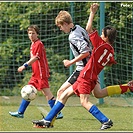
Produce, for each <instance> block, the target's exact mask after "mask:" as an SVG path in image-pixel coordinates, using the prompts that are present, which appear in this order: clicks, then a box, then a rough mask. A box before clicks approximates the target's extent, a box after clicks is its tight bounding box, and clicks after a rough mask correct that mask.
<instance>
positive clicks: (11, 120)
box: [0, 97, 133, 132]
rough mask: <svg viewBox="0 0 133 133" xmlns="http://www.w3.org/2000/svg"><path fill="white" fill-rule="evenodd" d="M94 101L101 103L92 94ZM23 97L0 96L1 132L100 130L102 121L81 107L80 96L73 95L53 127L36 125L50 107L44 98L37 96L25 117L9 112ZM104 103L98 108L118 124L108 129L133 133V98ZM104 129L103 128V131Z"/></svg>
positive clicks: (109, 99) (109, 98)
mask: <svg viewBox="0 0 133 133" xmlns="http://www.w3.org/2000/svg"><path fill="white" fill-rule="evenodd" d="M90 101H91V102H92V103H94V104H97V103H98V99H96V98H94V97H91V98H90ZM20 102H21V97H0V131H1V132H2V131H10V132H11V131H12V132H13V131H15V132H19V131H21V132H23V131H24V132H29V131H32V132H56V131H58V132H65V131H66V132H69V131H72V132H74V131H75V132H76V131H78V132H83V131H84V132H98V131H99V132H100V130H99V128H100V126H101V124H100V123H99V121H97V120H96V119H95V118H94V117H93V116H92V115H91V114H90V113H89V112H87V111H86V110H85V109H84V108H83V107H81V106H80V102H79V98H78V97H71V98H70V99H69V100H68V102H67V104H66V106H65V108H64V109H63V110H62V113H63V114H64V118H63V119H60V120H56V121H55V124H54V127H53V128H33V125H32V122H31V121H32V120H35V119H42V116H41V113H43V114H44V115H46V114H47V113H48V111H49V110H50V108H49V106H48V105H47V103H46V100H45V98H44V97H37V98H36V99H35V100H34V101H32V102H31V104H30V106H29V107H28V108H27V110H26V112H25V116H24V118H15V117H11V116H10V115H9V113H8V112H9V111H17V109H18V107H19V103H20ZM104 102H105V103H104V104H102V105H98V104H97V106H98V108H99V109H100V110H101V111H102V112H103V113H104V114H105V115H106V116H108V117H109V118H110V119H111V120H112V121H113V122H114V126H113V127H112V128H110V129H108V130H105V131H104V132H106V131H108V132H109V131H110V132H112V131H114V132H115V131H117V132H118V131H123V132H128V131H131V132H133V108H132V104H130V103H131V102H132V99H128V100H127V99H124V98H111V97H107V98H105V99H104ZM101 132H103V131H101Z"/></svg>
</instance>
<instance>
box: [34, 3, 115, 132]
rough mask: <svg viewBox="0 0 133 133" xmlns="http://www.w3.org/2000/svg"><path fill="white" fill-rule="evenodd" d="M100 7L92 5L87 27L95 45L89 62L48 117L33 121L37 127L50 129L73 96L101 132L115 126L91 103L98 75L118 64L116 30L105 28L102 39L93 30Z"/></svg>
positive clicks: (109, 27)
mask: <svg viewBox="0 0 133 133" xmlns="http://www.w3.org/2000/svg"><path fill="white" fill-rule="evenodd" d="M98 6H99V5H98V4H96V3H94V4H92V5H91V7H90V16H89V20H88V23H87V26H86V30H87V31H88V33H89V37H90V40H91V42H92V45H93V51H92V55H91V57H90V59H89V61H88V62H87V64H86V66H85V67H84V68H83V70H82V71H81V72H80V75H79V77H78V79H77V81H76V82H75V83H74V84H73V85H72V86H70V87H69V88H68V89H66V90H65V91H64V92H63V93H62V94H61V96H60V98H59V99H58V101H57V103H56V104H55V105H54V106H53V108H52V109H51V110H50V112H49V113H48V115H47V116H46V117H45V118H44V119H42V120H35V121H32V122H33V124H35V125H36V126H41V127H46V128H47V127H50V125H51V123H52V120H53V118H54V117H55V116H56V115H57V114H58V112H60V110H62V109H63V108H64V106H65V103H66V101H67V99H68V98H69V97H70V96H71V95H73V94H77V95H78V96H79V97H80V102H81V105H82V106H83V107H84V108H85V109H86V110H87V111H88V112H90V113H91V114H92V115H93V116H94V117H95V118H96V119H97V120H98V121H99V122H100V123H101V124H102V125H101V127H100V129H101V130H104V129H108V128H111V126H113V122H112V121H111V120H110V119H109V118H107V117H106V116H105V115H104V114H103V113H102V112H101V111H100V110H99V109H98V108H97V107H96V106H95V105H94V104H92V103H91V102H90V101H89V95H90V93H91V91H92V90H93V89H94V87H95V85H96V84H97V81H98V74H99V73H100V72H101V71H102V69H103V68H104V67H105V66H107V65H109V66H110V65H112V64H115V63H116V62H115V60H114V49H113V47H112V44H113V43H114V40H115V38H116V30H115V28H113V27H111V26H107V27H105V28H104V29H103V31H102V35H101V37H100V36H98V33H97V31H96V30H93V29H92V22H93V18H94V15H95V13H96V11H97V9H98Z"/></svg>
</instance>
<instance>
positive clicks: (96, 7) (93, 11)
mask: <svg viewBox="0 0 133 133" xmlns="http://www.w3.org/2000/svg"><path fill="white" fill-rule="evenodd" d="M98 7H99V5H98V4H97V3H93V4H92V5H91V7H90V12H91V13H94V14H95V13H96V11H97V9H98Z"/></svg>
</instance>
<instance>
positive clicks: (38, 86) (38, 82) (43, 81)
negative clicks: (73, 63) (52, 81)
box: [28, 77, 49, 91]
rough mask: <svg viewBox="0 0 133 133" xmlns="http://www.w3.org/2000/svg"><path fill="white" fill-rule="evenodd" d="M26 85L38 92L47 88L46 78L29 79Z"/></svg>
mask: <svg viewBox="0 0 133 133" xmlns="http://www.w3.org/2000/svg"><path fill="white" fill-rule="evenodd" d="M28 84H30V85H33V86H34V87H35V88H36V89H37V90H38V91H41V90H42V89H44V88H49V83H48V78H44V79H39V80H38V79H36V78H34V77H31V79H30V81H29V82H28Z"/></svg>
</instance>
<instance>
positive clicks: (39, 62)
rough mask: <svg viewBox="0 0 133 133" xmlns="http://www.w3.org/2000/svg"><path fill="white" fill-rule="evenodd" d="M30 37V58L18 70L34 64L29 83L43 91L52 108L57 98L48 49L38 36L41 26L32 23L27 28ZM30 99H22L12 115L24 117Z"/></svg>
mask: <svg viewBox="0 0 133 133" xmlns="http://www.w3.org/2000/svg"><path fill="white" fill-rule="evenodd" d="M27 33H28V37H29V39H30V41H31V47H30V60H29V61H27V62H26V63H24V64H23V65H22V66H20V67H19V68H18V72H22V71H23V70H24V69H26V68H27V67H28V66H30V65H31V66H32V77H31V78H30V80H29V82H28V84H30V85H33V86H34V87H35V88H36V89H37V90H38V91H42V93H43V94H44V96H45V97H46V99H47V101H48V104H49V105H50V107H51V108H52V107H53V105H54V103H55V98H54V96H53V94H52V92H51V91H50V88H49V83H48V78H49V76H50V75H49V66H48V61H47V57H46V50H45V47H44V44H43V43H42V42H41V40H40V39H39V38H38V36H39V28H38V26H37V25H31V26H29V27H28V30H27ZM29 103H30V101H26V100H25V99H22V102H21V104H20V107H19V109H18V111H17V112H9V114H10V115H11V116H14V117H17V118H23V117H24V112H25V110H26V108H27V107H28V105H29Z"/></svg>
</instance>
